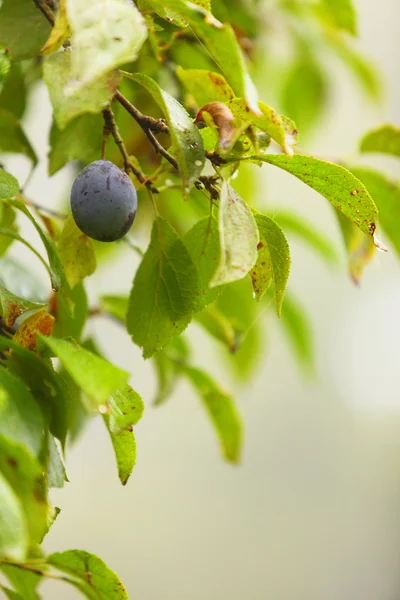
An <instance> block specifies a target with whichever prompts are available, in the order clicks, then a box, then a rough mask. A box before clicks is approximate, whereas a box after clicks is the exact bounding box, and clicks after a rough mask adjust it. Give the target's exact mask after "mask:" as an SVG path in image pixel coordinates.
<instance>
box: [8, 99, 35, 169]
mask: <svg viewBox="0 0 400 600" xmlns="http://www.w3.org/2000/svg"><path fill="white" fill-rule="evenodd" d="M0 152H6V153H10V154H25V156H27V157H28V158H30V159H31V161H32V162H33V164H36V163H37V160H38V159H37V156H36V154H35V151H34V149H33V148H32V146H31V145H30V143H29V140H28V138H27V137H26V135H25V133H24V130H23V129H22V127H21V124H20V122H19V119H18V117H16V116H15V115H14V114H13V113H11V112H9V111H8V110H5V109H4V108H1V107H0Z"/></svg>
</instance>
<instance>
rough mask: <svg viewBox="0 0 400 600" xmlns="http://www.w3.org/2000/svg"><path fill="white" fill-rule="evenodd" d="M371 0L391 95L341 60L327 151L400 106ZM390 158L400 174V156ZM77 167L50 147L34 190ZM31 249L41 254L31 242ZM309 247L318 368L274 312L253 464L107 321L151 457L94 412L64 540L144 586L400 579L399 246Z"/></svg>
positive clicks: (216, 587)
mask: <svg viewBox="0 0 400 600" xmlns="http://www.w3.org/2000/svg"><path fill="white" fill-rule="evenodd" d="M357 4H358V7H359V11H360V31H361V41H360V48H362V49H363V50H364V51H365V52H366V54H367V55H369V56H370V57H371V58H372V59H373V60H374V61H375V63H376V64H377V65H378V66H379V68H380V69H381V70H382V72H383V74H384V77H385V79H386V87H387V95H386V101H385V103H384V105H383V109H381V112H379V110H377V109H376V108H374V107H373V106H372V105H371V104H368V102H365V101H364V99H363V98H362V96H361V94H360V93H359V91H358V89H357V88H356V87H355V86H354V85H353V83H352V82H351V80H350V78H349V76H348V75H347V73H346V71H345V70H344V69H342V68H337V67H335V89H334V92H333V103H332V106H331V109H330V111H329V115H328V118H327V119H326V120H325V122H324V124H323V125H321V127H320V132H319V135H318V136H317V139H316V140H315V141H314V143H313V144H312V145H311V149H312V151H315V152H316V153H317V152H318V153H319V154H322V155H327V156H335V155H344V154H345V155H350V156H351V154H352V152H353V151H354V149H355V148H356V143H357V140H358V139H359V136H360V135H361V134H362V133H363V132H364V131H365V130H366V129H367V128H368V127H371V126H374V125H377V124H380V123H381V122H385V121H392V122H394V123H397V124H399V123H400V109H399V105H400V84H399V81H400V80H399V75H398V74H399V68H398V64H399V61H400V47H399V37H400V3H399V1H398V0H380V1H379V2H375V1H373V0H359V1H358V3H357ZM264 99H265V100H266V101H268V97H264ZM382 111H383V112H382ZM49 125H50V112H49V105H48V99H47V95H46V92H45V90H44V89H41V88H40V89H37V90H36V92H35V94H34V102H33V105H32V107H31V110H30V111H29V115H28V117H27V119H26V129H27V131H28V133H29V134H30V135H31V137H32V138H33V140H34V141H35V143H36V149H37V151H38V152H39V153H40V155H41V156H42V157H44V156H45V154H46V149H47V131H48V128H49ZM9 164H10V166H11V167H12V168H13V170H14V172H15V173H16V174H17V175H18V174H19V170H20V169H21V170H22V171H23V169H24V168H25V164H23V165H22V163H20V161H18V160H15V159H11V160H10V161H9ZM386 164H388V165H389V168H390V169H391V170H392V172H393V173H394V174H396V168H397V163H396V162H395V161H386ZM68 180H69V171H68V169H64V170H63V171H61V172H60V173H59V174H58V175H56V176H54V177H53V178H52V179H51V180H48V179H47V177H46V165H45V164H43V163H42V165H41V166H40V167H39V169H38V172H37V173H36V174H35V176H34V178H33V180H32V182H31V184H30V186H29V196H30V197H31V198H32V199H34V200H36V201H38V202H40V203H42V204H46V205H47V206H55V205H57V203H58V200H60V199H61V198H62V197H63V195H64V194H65V191H66V187H67V185H68ZM258 193H259V194H260V195H262V196H263V198H265V200H266V201H268V202H270V204H271V205H273V206H280V205H286V206H290V207H293V208H294V209H296V210H299V211H304V212H305V214H308V215H309V216H310V218H311V219H312V220H313V221H314V222H315V223H317V224H318V225H319V226H320V227H322V228H324V229H326V231H327V233H328V234H329V235H330V236H331V237H332V238H333V239H334V240H335V241H336V243H337V244H338V245H339V243H340V237H339V232H338V230H337V226H336V223H335V222H334V220H333V219H332V214H331V211H330V208H329V206H328V205H327V202H326V201H325V200H323V199H322V198H321V197H319V196H318V195H317V194H315V193H313V192H312V191H311V190H309V189H307V188H306V187H305V186H304V185H303V184H301V183H300V182H298V181H295V180H291V179H290V177H289V176H288V175H287V174H284V173H278V172H276V171H275V170H273V168H272V167H271V168H270V167H267V168H266V169H265V170H264V171H263V179H262V182H261V183H260V187H259V192H258ZM32 235H33V234H32ZM16 251H17V250H14V252H16ZM17 253H18V254H19V256H21V255H22V256H24V257H25V256H26V255H25V254H24V253H23V251H22V250H21V249H20V247H19V248H18V251H17ZM292 253H293V269H292V273H291V287H292V289H294V290H295V291H296V292H297V294H298V295H299V297H300V298H301V300H302V302H303V304H304V305H305V306H306V307H307V308H308V309H309V311H310V312H311V314H312V321H313V326H314V334H315V340H316V350H317V357H318V361H317V362H318V377H317V379H316V381H314V382H307V381H305V380H304V378H302V377H301V376H299V374H298V370H297V368H296V365H295V363H294V361H293V358H292V357H291V355H290V353H289V351H288V349H287V346H286V345H285V344H284V342H283V340H282V337H281V334H280V331H279V330H278V328H277V327H276V324H275V322H274V320H271V321H269V320H268V323H267V328H268V336H269V355H268V356H266V357H265V359H264V360H262V361H261V363H260V366H259V371H258V374H257V375H256V377H255V378H254V379H253V381H252V382H251V383H250V384H249V385H247V386H245V387H243V388H241V389H240V388H239V387H238V386H237V384H233V386H234V387H235V391H236V395H237V400H238V404H239V406H240V410H241V412H242V414H243V419H244V424H245V443H244V453H243V461H242V464H241V466H239V467H231V466H229V465H227V464H225V463H223V462H222V460H221V459H220V457H219V454H218V447H217V444H216V440H215V437H214V434H213V431H212V429H211V427H210V424H209V422H208V421H207V418H206V416H205V413H204V411H203V408H202V407H201V405H200V403H199V401H198V399H197V398H196V397H195V396H194V395H193V393H192V391H191V390H190V389H189V388H188V387H187V386H186V385H183V384H182V385H181V386H180V387H179V389H178V391H177V393H176V395H175V397H173V398H172V399H171V400H170V402H169V403H168V404H167V405H166V406H165V407H163V408H160V409H154V408H152V407H151V399H152V397H153V393H154V390H155V381H154V375H153V372H152V369H151V366H150V364H148V363H144V362H143V361H142V359H141V357H140V352H139V351H138V349H137V348H135V347H134V346H133V345H132V344H131V342H130V340H129V338H128V336H127V335H126V334H125V333H123V332H122V331H121V330H120V329H119V328H118V327H116V326H115V325H113V324H112V323H110V322H109V321H106V320H98V321H96V323H95V329H96V331H97V332H98V334H99V339H100V341H101V345H102V347H103V349H104V350H105V351H107V352H108V355H109V356H110V358H111V359H112V360H113V361H114V362H115V363H117V364H118V365H120V366H121V367H123V368H125V369H128V370H130V371H131V372H132V373H133V376H132V385H134V387H135V388H136V389H137V390H138V391H139V392H140V393H141V394H142V395H143V398H144V400H145V403H146V405H147V410H146V412H145V415H144V418H143V420H142V422H140V424H139V425H138V426H137V427H136V436H137V445H138V464H137V466H136V468H135V471H134V474H133V476H132V478H131V480H130V481H129V483H128V485H127V487H126V488H123V487H122V486H121V485H120V484H119V482H118V479H117V476H116V470H115V465H114V457H113V454H112V449H111V446H110V443H109V440H108V438H107V434H106V432H105V429H104V427H103V424H102V422H101V420H100V419H99V420H97V421H95V422H93V423H92V424H91V426H90V427H89V428H88V429H87V431H86V433H85V435H84V436H83V438H82V440H81V441H80V442H79V443H78V444H77V446H76V447H75V448H73V449H72V450H71V451H70V452H69V454H68V459H67V468H68V475H69V478H70V481H71V483H69V484H67V485H66V487H65V488H64V489H63V490H61V491H55V492H53V493H52V498H53V501H54V503H55V504H56V505H57V506H59V507H61V509H62V512H61V515H60V516H59V518H58V520H57V522H56V524H55V525H54V527H53V529H52V530H51V533H50V535H49V536H48V537H47V538H46V542H45V547H46V550H47V551H49V552H51V551H54V550H64V549H69V548H82V549H86V550H89V551H92V552H95V553H96V554H98V555H100V556H101V557H102V558H103V559H104V560H105V561H106V562H107V563H108V564H109V565H110V566H111V567H112V568H114V569H115V570H116V571H117V572H118V573H119V575H120V576H121V578H122V580H123V581H124V582H125V584H126V586H127V588H128V590H129V593H130V596H131V598H132V599H138V600H139V599H140V600H159V599H162V600H205V599H207V600H228V599H229V600H244V599H246V600H263V599H269V600H393V599H395V598H398V597H399V594H400V572H399V564H400V397H399V391H398V390H399V388H400V366H399V356H400V350H399V347H400V346H399V344H400V341H399V338H400V336H399V332H400V310H399V308H400V267H399V263H398V261H397V260H396V258H395V256H394V252H391V253H390V254H389V255H382V254H381V255H379V256H378V257H377V259H376V260H375V262H374V264H373V265H372V267H370V268H369V270H368V272H367V274H366V277H365V279H364V281H363V283H362V286H361V287H360V288H356V287H354V286H353V285H352V284H351V282H350V280H349V279H348V277H347V274H346V272H345V266H344V262H345V259H344V256H343V255H342V266H341V268H339V269H337V270H336V271H335V272H332V271H330V270H328V268H327V267H326V266H324V265H323V264H322V263H321V262H320V261H319V260H318V259H317V258H316V257H314V256H313V254H312V253H311V252H310V251H309V250H307V249H304V248H303V247H302V246H301V245H299V244H295V243H293V244H292ZM26 260H28V258H26ZM135 261H136V259H135V258H134V256H133V255H131V254H127V255H126V257H125V259H124V260H122V261H120V262H118V263H116V264H113V265H112V267H110V268H109V269H108V271H107V276H105V275H104V274H103V275H102V276H101V277H100V276H97V275H96V276H94V277H93V278H92V279H91V284H90V288H91V294H93V295H95V294H97V293H98V292H99V291H102V292H122V291H125V290H127V289H128V288H129V285H130V283H131V280H132V276H133V273H134V269H135V266H136V262H135ZM29 264H30V263H29ZM36 266H37V265H36V263H35V264H33V263H32V268H36ZM42 275H43V274H42ZM193 333H194V335H195V337H196V339H197V340H198V364H199V365H205V366H207V367H209V368H210V369H211V370H212V371H213V372H214V373H215V374H216V375H218V377H219V379H221V380H222V381H225V382H226V383H227V384H229V383H231V384H232V382H230V381H229V378H228V376H227V373H226V371H225V370H224V369H223V368H222V366H221V367H220V366H218V365H221V363H217V362H216V359H215V357H216V356H217V353H216V347H215V346H212V347H211V349H210V347H209V346H205V345H204V338H203V336H202V335H201V334H200V333H199V332H198V331H197V330H194V332H193ZM42 590H43V594H44V598H45V599H46V600H50V599H51V600H53V599H55V598H57V600H65V599H70V598H75V597H77V592H75V590H73V589H72V588H68V587H65V585H58V584H54V583H46V584H45V585H44V586H43V588H42Z"/></svg>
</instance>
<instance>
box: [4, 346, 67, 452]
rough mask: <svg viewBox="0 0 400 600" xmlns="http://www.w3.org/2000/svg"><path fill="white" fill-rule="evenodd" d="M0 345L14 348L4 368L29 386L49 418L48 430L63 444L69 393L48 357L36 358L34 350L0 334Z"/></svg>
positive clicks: (5, 347)
mask: <svg viewBox="0 0 400 600" xmlns="http://www.w3.org/2000/svg"><path fill="white" fill-rule="evenodd" d="M0 348H1V349H2V350H8V349H9V348H11V349H12V351H13V352H12V354H11V356H9V357H8V359H7V368H8V369H9V370H10V371H11V372H12V373H13V374H14V375H16V376H17V377H19V378H20V379H21V380H22V381H23V382H24V383H25V385H26V386H27V387H28V389H29V390H30V392H31V394H32V395H33V396H34V397H35V399H36V400H37V402H38V403H39V404H40V407H41V409H42V412H43V414H44V415H45V416H46V417H47V418H48V420H49V422H50V431H51V433H52V434H53V435H55V436H56V437H57V438H58V439H59V440H60V442H61V444H63V445H64V444H65V437H66V434H67V424H68V407H69V405H70V397H69V393H68V389H67V388H66V386H65V383H64V381H63V380H62V379H61V378H60V376H59V375H58V374H57V373H56V372H55V371H54V368H53V365H52V363H51V361H50V360H48V359H45V358H38V357H37V356H36V355H35V354H34V353H33V352H31V351H29V350H27V349H26V348H23V347H22V346H20V345H19V344H17V343H15V342H14V341H13V340H10V339H7V338H3V337H0Z"/></svg>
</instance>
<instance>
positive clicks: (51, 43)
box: [40, 0, 70, 55]
mask: <svg viewBox="0 0 400 600" xmlns="http://www.w3.org/2000/svg"><path fill="white" fill-rule="evenodd" d="M66 2H67V0H59V3H58V9H57V14H56V19H55V23H54V26H53V29H52V30H51V33H50V36H49V39H48V40H47V42H46V43H45V45H44V46H43V48H42V49H41V51H40V54H42V55H47V54H52V53H53V52H56V50H58V49H59V48H60V47H61V46H62V45H63V43H64V42H65V40H66V39H67V38H68V37H69V35H70V29H69V23H68V16H67V7H66Z"/></svg>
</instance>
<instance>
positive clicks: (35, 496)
mask: <svg viewBox="0 0 400 600" xmlns="http://www.w3.org/2000/svg"><path fill="white" fill-rule="evenodd" d="M42 471H43V469H42V466H41V465H40V464H39V462H38V461H37V460H36V458H35V457H34V456H33V454H31V453H30V452H29V450H28V449H27V448H25V447H24V446H21V445H20V444H18V443H16V442H12V441H11V440H9V439H7V438H5V437H4V436H3V435H1V434H0V472H1V473H3V475H4V477H5V478H6V479H7V480H8V483H9V484H10V485H11V487H12V488H13V490H14V492H15V494H16V495H17V496H18V498H19V499H20V501H21V504H22V507H23V510H24V513H25V521H26V523H27V526H28V531H29V538H30V542H31V544H34V543H40V542H41V541H42V539H43V537H44V535H45V534H46V532H47V530H48V525H49V520H50V507H49V505H48V503H47V491H46V483H45V479H44V477H43V472H42Z"/></svg>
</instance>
